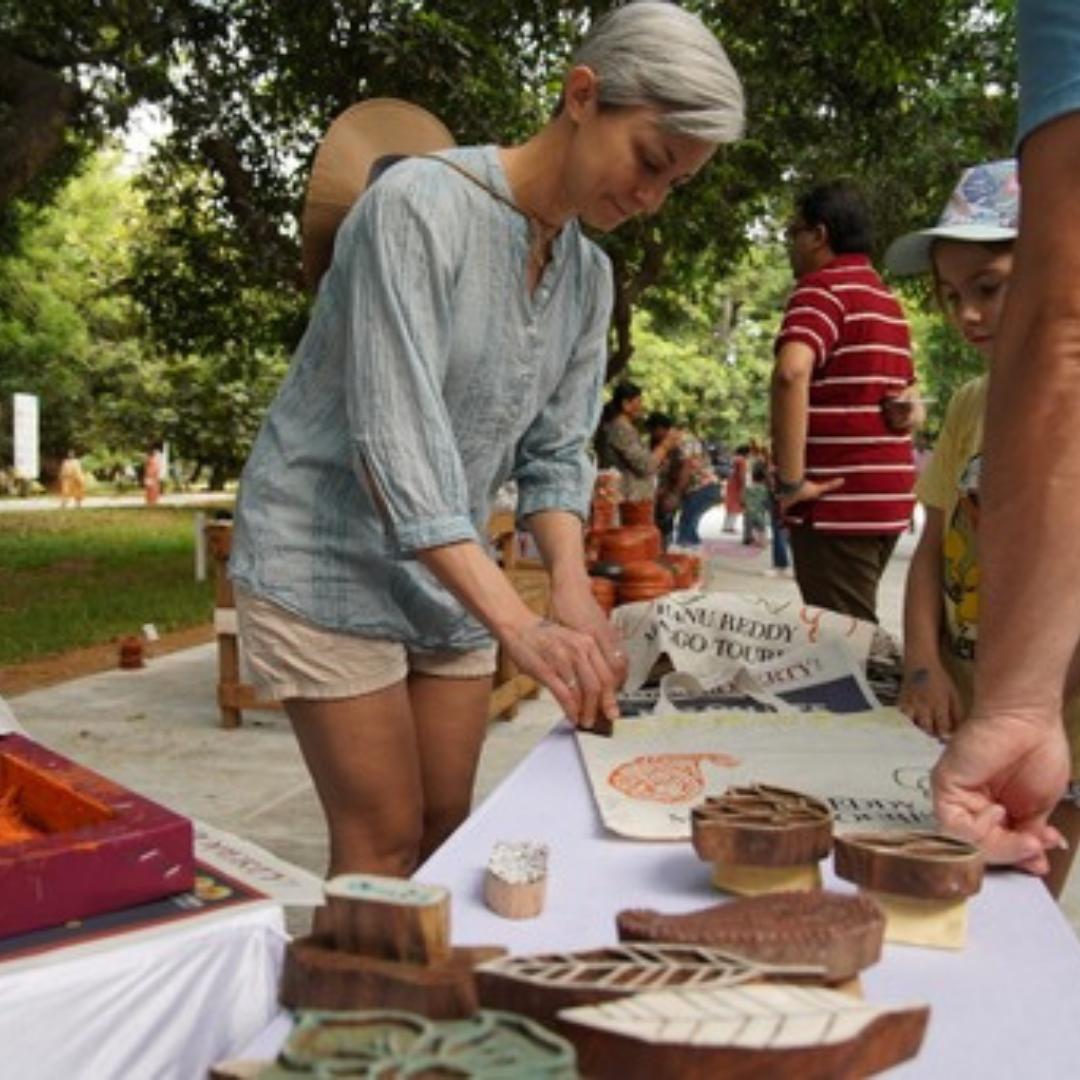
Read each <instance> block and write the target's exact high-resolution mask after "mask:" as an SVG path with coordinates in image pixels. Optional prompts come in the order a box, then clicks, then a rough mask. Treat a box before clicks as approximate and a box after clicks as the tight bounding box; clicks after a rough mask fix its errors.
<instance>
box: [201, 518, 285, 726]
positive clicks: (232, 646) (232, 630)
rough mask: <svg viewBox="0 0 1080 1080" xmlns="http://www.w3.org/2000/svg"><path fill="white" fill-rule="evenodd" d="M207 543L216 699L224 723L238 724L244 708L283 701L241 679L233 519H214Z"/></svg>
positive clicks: (273, 706) (270, 706)
mask: <svg viewBox="0 0 1080 1080" xmlns="http://www.w3.org/2000/svg"><path fill="white" fill-rule="evenodd" d="M205 534H206V546H207V549H208V550H209V552H210V556H211V558H212V559H213V560H214V631H215V632H216V634H217V647H218V687H217V699H218V706H219V708H220V709H221V726H222V727H223V728H238V727H239V726H240V724H241V723H242V721H243V710H244V709H280V708H281V703H280V702H278V701H270V700H267V699H266V698H260V697H259V695H258V694H257V693H256V692H255V687H253V686H251V685H250V684H249V683H245V682H241V681H240V644H239V642H238V641H237V638H236V603H235V600H234V598H233V587H232V582H231V581H230V580H229V553H230V552H231V551H232V522H231V521H211V522H208V523H207V525H206V527H205Z"/></svg>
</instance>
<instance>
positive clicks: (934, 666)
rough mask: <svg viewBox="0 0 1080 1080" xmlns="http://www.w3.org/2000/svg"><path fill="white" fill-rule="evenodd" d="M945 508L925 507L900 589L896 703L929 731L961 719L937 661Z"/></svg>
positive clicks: (941, 730)
mask: <svg viewBox="0 0 1080 1080" xmlns="http://www.w3.org/2000/svg"><path fill="white" fill-rule="evenodd" d="M944 535H945V514H944V512H943V511H942V510H940V509H939V508H937V507H934V506H928V507H926V524H925V525H924V526H923V532H922V536H921V537H920V538H919V544H918V546H917V547H916V549H915V554H914V555H913V556H912V558H911V566H910V568H909V569H908V576H907V588H906V590H905V593H904V682H903V685H902V686H901V688H900V701H899V706H900V709H901V711H902V712H904V713H905V714H906V715H907V716H909V717H911V719H912V720H914V722H915V723H916V724H918V726H919V727H920V728H922V729H923V731H925V732H926V733H927V734H929V735H939V736H940V735H948V734H949V733H951V732H952V731H953V730H954V729H955V728H956V727H957V726H958V725H959V723H960V721H961V720H962V719H963V708H962V705H961V703H960V695H959V693H958V692H957V690H956V686H955V685H954V683H953V681H952V679H951V678H950V677H949V673H948V672H947V671H946V670H945V667H944V665H943V664H942V662H941V619H942V600H941V584H942V583H941V549H942V543H943V540H944Z"/></svg>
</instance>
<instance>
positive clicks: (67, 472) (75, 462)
mask: <svg viewBox="0 0 1080 1080" xmlns="http://www.w3.org/2000/svg"><path fill="white" fill-rule="evenodd" d="M85 495H86V476H85V474H84V473H83V467H82V462H81V461H79V458H78V455H77V454H76V453H75V451H74V450H69V451H68V452H67V454H66V455H65V457H64V461H63V463H62V464H61V466H60V509H61V510H66V509H67V504H68V503H69V502H71V501H72V500H74V502H75V506H76V508H78V507H80V506H82V503H83V498H84V497H85Z"/></svg>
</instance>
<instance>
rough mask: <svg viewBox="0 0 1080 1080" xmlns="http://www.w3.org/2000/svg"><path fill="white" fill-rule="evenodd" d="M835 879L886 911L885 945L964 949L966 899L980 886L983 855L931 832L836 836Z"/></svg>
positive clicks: (947, 837)
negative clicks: (854, 889)
mask: <svg viewBox="0 0 1080 1080" xmlns="http://www.w3.org/2000/svg"><path fill="white" fill-rule="evenodd" d="M834 864H835V869H836V874H837V876H838V877H842V878H844V879H845V880H847V881H850V882H853V883H854V884H855V885H858V886H859V888H860V889H861V890H862V891H863V892H864V893H866V894H868V895H869V896H872V897H873V898H874V899H875V900H876V901H877V902H878V903H879V904H880V905H881V907H882V910H883V911H884V912H885V940H886V941H894V942H897V943H902V944H906V945H928V946H932V947H936V948H942V949H962V948H963V947H964V944H965V942H966V940H967V898H968V897H969V896H974V894H975V893H977V892H978V891H979V889H980V888H981V887H982V878H983V856H982V853H981V852H980V851H979V849H978V848H976V847H974V846H973V845H972V844H968V843H966V842H965V841H963V840H956V839H953V837H951V836H944V835H942V834H940V833H930V832H881V833H847V834H846V835H840V836H837V837H836V851H835V855H834Z"/></svg>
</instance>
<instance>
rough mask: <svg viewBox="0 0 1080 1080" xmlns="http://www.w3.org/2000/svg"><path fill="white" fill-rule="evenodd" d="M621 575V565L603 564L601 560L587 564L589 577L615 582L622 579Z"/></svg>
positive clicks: (615, 563)
mask: <svg viewBox="0 0 1080 1080" xmlns="http://www.w3.org/2000/svg"><path fill="white" fill-rule="evenodd" d="M622 574H623V568H622V563H617V562H604V561H603V560H597V561H596V562H592V563H589V575H590V577H598V578H607V579H608V580H609V581H615V582H617V581H618V580H619V578H621V577H622Z"/></svg>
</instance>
